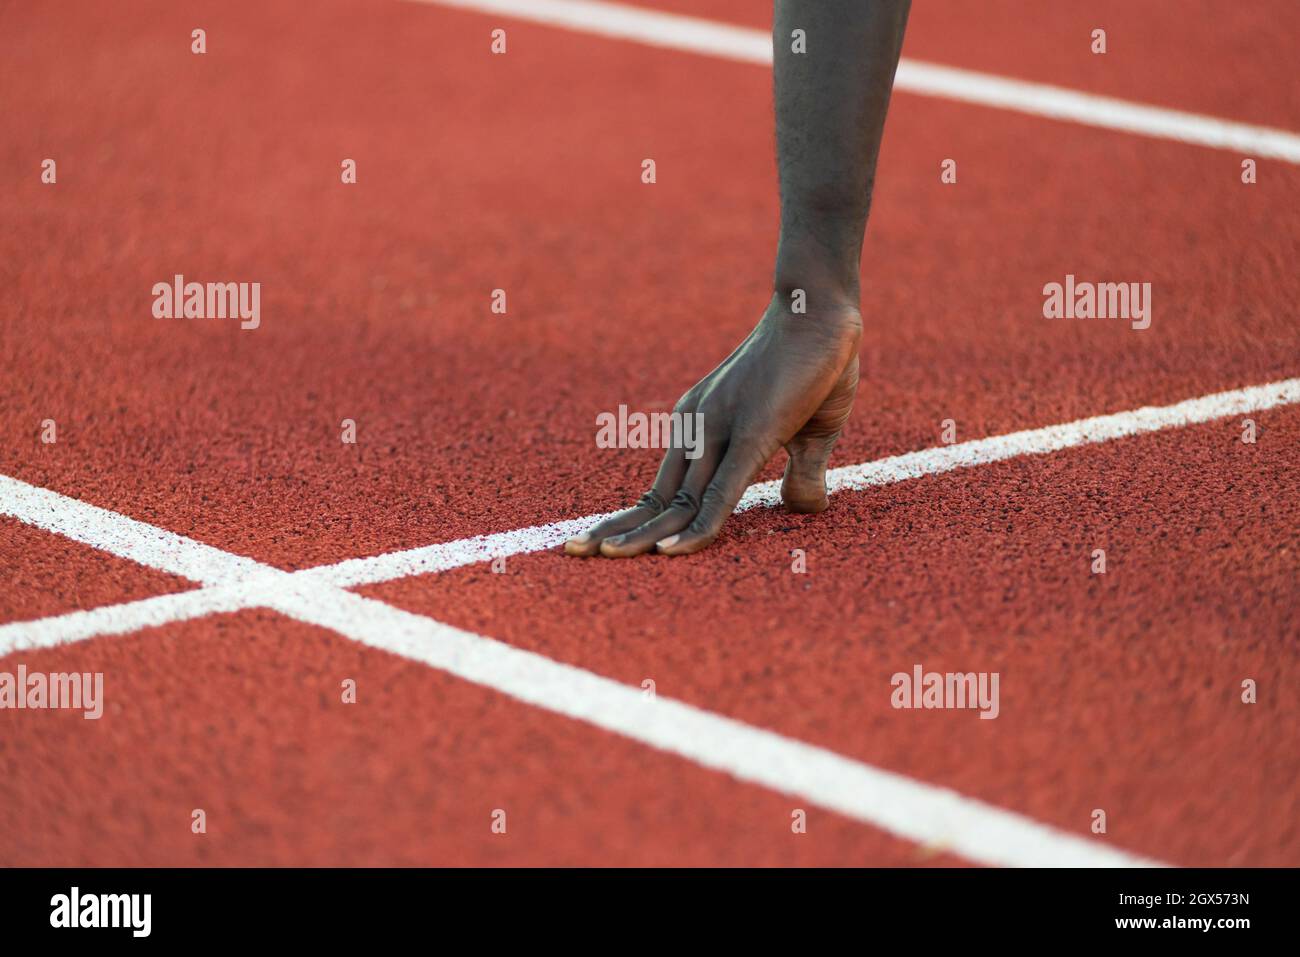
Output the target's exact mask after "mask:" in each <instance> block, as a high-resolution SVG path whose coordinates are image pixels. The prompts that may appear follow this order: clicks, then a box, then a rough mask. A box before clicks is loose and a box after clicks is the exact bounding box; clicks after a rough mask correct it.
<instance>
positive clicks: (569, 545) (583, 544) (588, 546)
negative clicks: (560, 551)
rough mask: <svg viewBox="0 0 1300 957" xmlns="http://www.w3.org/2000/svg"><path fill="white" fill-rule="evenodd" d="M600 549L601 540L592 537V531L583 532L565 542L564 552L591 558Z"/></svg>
mask: <svg viewBox="0 0 1300 957" xmlns="http://www.w3.org/2000/svg"><path fill="white" fill-rule="evenodd" d="M599 550H600V542H598V541H596V540H595V539H594V538H592V536H591V533H590V532H583V533H582V534H581V535H576V536H574V537H573V538H571V539H569V540H568V541H567V542H565V543H564V554H566V555H576V556H577V557H578V558H590V557H591V556H592V555H595V554H596V552H597V551H599Z"/></svg>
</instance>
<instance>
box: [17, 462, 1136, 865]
mask: <svg viewBox="0 0 1300 957" xmlns="http://www.w3.org/2000/svg"><path fill="white" fill-rule="evenodd" d="M0 505H2V506H3V511H4V512H6V513H8V514H10V515H14V516H15V517H17V518H19V519H21V520H23V521H27V522H29V523H30V524H33V525H39V526H40V527H42V528H47V529H50V530H57V531H58V532H60V533H61V534H65V535H67V536H68V537H70V538H73V539H75V540H76V541H79V542H83V543H85V544H88V545H93V546H94V547H96V548H100V549H103V550H104V551H107V552H110V553H111V554H115V555H118V556H120V557H123V558H130V559H133V560H135V561H140V562H143V563H147V564H149V565H150V566H152V567H154V568H158V569H160V570H162V571H167V572H171V573H173V574H184V575H190V574H195V575H197V576H199V578H200V580H203V581H207V582H210V583H213V582H219V581H222V580H223V579H226V580H228V582H229V584H226V585H216V586H214V587H210V588H207V589H202V590H200V591H199V592H197V593H194V594H196V595H203V594H205V593H206V594H208V595H211V594H212V593H213V592H219V593H220V594H221V595H222V596H223V598H222V601H221V602H220V603H221V605H222V608H221V610H225V611H235V610H239V609H240V608H271V609H274V610H275V611H278V612H280V613H282V614H284V615H287V616H289V617H290V618H294V619H296V620H298V621H302V622H306V623H308V624H313V625H318V626H320V627H322V628H328V629H330V630H332V631H336V632H338V633H339V634H342V635H344V636H346V637H348V638H352V639H353V640H355V641H359V642H361V643H363V644H366V645H370V646H372V647H374V648H379V649H382V650H384V651H388V652H390V653H393V654H398V655H401V656H403V657H405V658H408V659H411V660H413V661H419V662H423V663H424V664H427V665H431V666H432V667H434V668H438V669H440V670H443V671H446V672H449V673H450V674H453V675H455V676H457V677H459V678H462V679H464V680H466V681H470V682H473V683H475V684H479V685H483V686H485V687H488V688H492V689H494V690H496V691H500V692H502V693H504V694H507V695H509V696H511V697H512V698H516V699H517V700H520V701H523V702H526V703H528V704H531V705H535V706H537V707H540V708H544V709H546V710H548V711H551V712H554V713H556V714H561V715H565V716H567V717H570V718H574V719H576V720H579V721H584V722H587V723H588V724H592V725H595V726H596V727H598V728H601V729H603V730H606V731H612V732H614V733H616V734H620V735H623V736H625V737H628V738H631V739H633V740H635V741H639V742H642V743H644V744H648V745H650V746H652V747H655V748H658V749H659V750H662V751H666V752H669V753H673V754H677V755H680V756H682V757H685V758H687V759H689V760H691V761H693V762H695V763H696V764H699V765H701V766H703V767H706V768H710V769H713V770H716V771H721V772H724V773H726V774H729V775H731V776H732V777H734V778H737V779H738V780H741V781H746V782H751V783H755V784H760V785H763V786H765V787H768V788H771V789H773V790H776V791H779V792H782V793H785V794H790V795H792V796H795V797H797V798H799V799H801V800H806V801H809V802H811V803H813V804H816V805H818V806H820V807H823V808H827V809H830V810H832V811H836V812H839V813H841V814H843V815H845V816H847V817H850V818H853V819H855V820H858V821H861V822H863V823H866V824H870V825H872V826H874V827H878V828H881V829H883V830H886V831H889V832H891V833H893V834H896V835H898V836H900V837H904V838H907V839H909V840H912V841H915V842H917V843H920V844H922V845H925V846H927V847H934V848H942V849H944V850H947V851H950V852H952V853H954V854H957V855H959V856H961V857H965V858H968V859H969V860H972V861H975V862H979V863H984V864H996V865H1008V866H1040V867H1056V866H1068V867H1142V866H1160V862H1158V861H1153V860H1148V859H1145V858H1142V857H1138V856H1136V855H1132V854H1128V853H1126V852H1124V851H1122V850H1118V849H1115V848H1112V847H1108V846H1106V845H1104V844H1102V843H1099V842H1094V841H1089V840H1085V839H1083V838H1080V837H1076V836H1074V835H1072V834H1068V833H1066V832H1064V831H1060V830H1057V829H1055V828H1052V827H1049V826H1047V825H1044V824H1040V823H1038V822H1036V821H1034V820H1032V819H1030V818H1027V817H1024V816H1022V815H1019V814H1015V813H1013V812H1010V811H1006V810H1002V809H1000V808H997V807H994V806H992V805H989V804H985V803H984V802H982V801H977V800H975V799H973V798H968V797H965V796H963V795H961V794H958V793H957V792H956V791H952V790H949V789H947V788H941V787H936V786H933V785H929V784H924V783H922V782H920V781H914V780H912V779H910V778H907V777H905V776H903V775H900V774H895V773H893V772H890V771H884V770H882V769H880V768H875V767H872V766H871V765H868V764H865V763H862V762H859V761H854V760H852V759H850V758H847V757H844V756H843V755H839V754H836V753H834V752H832V751H828V750H826V749H825V748H819V747H815V746H813V745H809V744H805V743H803V742H801V741H796V740H794V739H792V738H788V737H785V736H783V735H779V734H776V733H775V732H772V731H766V730H762V729H760V728H755V727H752V726H750V725H747V724H744V723H743V722H740V721H736V720H735V719H732V718H727V717H724V716H722V715H718V714H714V713H712V712H709V711H705V710H703V709H701V708H696V707H694V706H692V705H689V704H686V703H684V702H680V701H675V700H673V699H671V698H666V697H659V696H656V697H655V698H654V699H647V698H646V697H645V696H644V695H643V694H642V692H641V689H639V688H633V687H631V686H629V685H624V684H621V683H620V682H617V681H613V680H611V679H609V678H605V677H602V676H600V675H597V674H594V673H593V672H590V671H586V670H584V669H582V668H578V667H575V666H573V665H567V664H563V663H561V662H558V661H553V660H551V659H550V658H547V657H545V656H543V655H539V654H536V653H535V652H531V651H525V650H523V649H521V648H516V647H514V646H512V645H509V644H506V643H504V642H500V641H495V640H493V639H491V638H486V637H484V636H482V635H476V634H474V633H472V632H469V631H464V630H462V629H459V628H454V627H452V626H451V625H447V624H444V623H442V622H439V621H435V620H434V619H432V618H428V617H426V616H423V615H417V614H414V613H412V612H408V611H404V610H402V609H399V608H395V607H393V606H392V605H388V604H385V603H384V602H381V601H377V600H375V599H373V598H364V597H362V596H360V595H357V594H354V593H352V592H349V591H346V590H344V589H342V588H338V587H336V586H333V585H329V584H324V583H322V582H320V581H318V580H312V579H311V578H309V577H307V576H306V575H305V574H304V573H301V572H299V573H289V572H284V571H279V570H277V569H274V568H271V567H270V566H267V565H262V564H261V563H258V562H254V561H253V560H252V559H247V558H242V557H240V556H235V555H230V554H228V553H225V552H221V551H220V550H219V549H214V548H212V547H211V546H209V545H204V544H202V543H200V542H196V541H193V540H192V539H188V538H184V537H183V536H179V535H175V534H174V533H171V532H167V531H164V530H163V529H158V528H154V527H153V526H151V525H147V524H145V523H143V522H138V521H136V520H135V519H131V518H127V517H126V516H124V515H119V514H118V513H116V512H112V511H109V510H108V509H102V508H99V507H97V506H94V505H88V504H86V503H85V502H80V501H77V500H76V499H71V498H67V497H65V496H62V495H59V494H58V493H56V492H51V491H49V490H48V489H40V488H36V487H34V486H31V485H27V484H26V483H24V482H20V481H18V480H16V479H13V478H9V477H6V476H0ZM232 589H236V590H239V591H240V593H241V595H242V600H241V601H233V600H232V599H231V595H230V591H231V590H232ZM179 597H180V596H165V598H164V599H160V600H166V599H175V598H179ZM154 607H155V608H156V607H157V606H156V605H155V606H154Z"/></svg>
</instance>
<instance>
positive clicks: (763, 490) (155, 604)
mask: <svg viewBox="0 0 1300 957" xmlns="http://www.w3.org/2000/svg"><path fill="white" fill-rule="evenodd" d="M1296 402H1300V378H1295V379H1283V380H1280V381H1278V382H1270V383H1268V384H1266V385H1258V386H1249V387H1247V388H1244V389H1234V390H1231V391H1228V392H1217V393H1214V394H1213V395H1207V396H1202V397H1200V398H1197V399H1187V400H1186V401H1183V402H1178V403H1175V404H1174V405H1166V406H1146V407H1143V408H1141V409H1134V410H1132V411H1128V412H1116V413H1113V414H1110V415H1099V416H1093V417H1091V418H1087V419H1079V420H1077V421H1075V422H1066V423H1064V424H1062V425H1052V426H1047V427H1045V428H1041V429H1027V430H1025V431H1021V432H1012V433H1009V434H1006V435H995V436H991V437H989V438H983V439H973V440H971V441H969V442H962V443H960V444H958V445H950V446H940V447H938V448H932V449H924V450H922V451H919V452H908V453H906V454H904V455H895V456H890V457H889V458H884V459H878V460H876V461H874V462H865V463H863V464H861V465H849V466H843V467H841V468H836V469H831V470H830V471H829V472H828V473H827V475H826V485H827V489H828V491H830V492H831V493H832V494H834V493H836V492H842V491H845V490H852V489H863V488H869V487H871V486H875V485H884V484H888V483H890V482H902V481H906V480H908V479H914V478H920V477H922V476H925V475H937V474H940V473H942V472H947V471H950V470H952V469H957V468H971V467H974V466H978V465H984V464H988V463H991V462H997V461H1001V460H1004V459H1009V458H1013V457H1016V456H1021V455H1045V454H1048V453H1050V452H1056V451H1060V450H1062V449H1066V448H1071V447H1074V446H1079V445H1086V444H1090V443H1096V442H1106V441H1110V440H1112V439H1119V438H1124V437H1127V436H1132V435H1140V434H1142V433H1144V432H1154V431H1158V430H1161V429H1171V428H1181V427H1185V426H1188V425H1196V424H1199V423H1202V422H1210V421H1213V420H1214V419H1221V418H1225V417H1227V416H1232V415H1244V414H1245V413H1247V412H1260V411H1263V410H1266V409H1270V408H1273V407H1275V406H1279V405H1289V404H1293V403H1296ZM14 490H19V491H18V492H15V491H14ZM32 493H41V494H42V495H44V496H54V499H53V501H57V500H58V498H61V496H58V495H57V493H54V492H47V491H46V490H44V489H36V488H35V487H34V486H30V485H26V484H25V483H22V482H18V481H16V480H14V479H4V478H3V477H0V513H6V512H7V513H9V514H13V515H16V516H17V517H19V518H23V519H24V520H25V521H31V524H37V525H42V522H41V521H37V520H33V518H32V516H39V514H40V510H37V509H32V508H30V507H29V506H28V505H27V504H26V503H28V502H30V501H31V500H32V498H33V494H32ZM779 504H780V483H779V482H760V483H758V484H756V485H751V486H750V487H749V489H748V490H747V491H746V492H745V495H744V497H743V498H742V499H741V501H740V505H739V506H738V507H737V510H738V511H743V510H745V509H749V508H761V507H771V506H775V505H779ZM78 506H79V507H80V508H79V510H78V514H81V515H83V516H91V517H96V518H97V519H99V520H101V521H102V520H103V515H101V513H103V514H106V515H107V516H112V515H114V514H116V513H113V512H107V511H106V510H103V509H95V507H94V506H89V505H84V504H83V503H78ZM47 511H48V509H47ZM608 514H609V513H603V514H598V515H588V516H585V517H583V518H576V519H567V520H564V521H560V522H553V523H551V524H548V525H534V526H531V527H529V528H520V529H515V530H514V531H509V532H498V533H496V534H493V535H477V536H474V537H472V538H462V539H458V540H456V541H452V542H441V543H438V544H436V545H424V546H421V547H419V548H409V549H402V550H400V551H395V552H388V553H386V554H383V555H374V556H371V557H369V558H353V559H348V560H346V561H342V562H337V563H334V564H330V565H319V566H317V567H315V568H308V569H304V570H303V571H299V572H292V573H290V572H277V571H276V570H275V569H272V568H270V567H269V566H265V565H260V564H258V563H257V562H254V561H253V560H252V559H238V562H239V563H240V565H239V573H240V574H246V575H250V576H252V578H253V579H254V580H255V579H256V578H257V577H258V576H260V575H266V574H271V575H282V576H284V577H286V578H288V577H293V578H295V579H297V578H303V579H305V580H307V581H309V582H315V583H319V584H326V585H335V586H338V587H355V586H359V585H372V584H378V583H380V582H386V581H392V580H394V579H397V578H407V577H410V576H412V575H427V574H431V573H434V572H443V571H448V570H450V569H452V568H459V567H461V566H464V565H472V564H475V563H477V562H486V561H491V560H492V559H493V558H500V557H509V556H511V555H522V554H527V553H530V552H538V551H542V550H544V549H547V548H553V547H555V546H557V545H559V544H560V543H562V542H563V541H564V540H565V539H566V538H568V537H569V536H571V535H573V534H574V533H575V532H578V531H581V530H583V529H585V528H588V527H590V526H591V525H592V524H593V523H595V522H598V521H600V520H601V519H603V518H606V517H607V516H608ZM25 516H27V517H25ZM123 521H130V520H128V519H123ZM137 524H141V523H137ZM42 527H49V526H47V525H42ZM87 527H88V526H87ZM151 528H152V526H147V525H142V526H141V529H140V530H138V531H137V537H138V538H141V539H144V540H145V541H153V537H152V534H151V532H149V531H148V530H149V529H151ZM51 530H57V529H54V528H51ZM72 531H73V532H77V529H72ZM153 531H154V532H157V530H153ZM162 534H164V535H166V536H168V540H170V541H171V542H172V543H173V547H172V549H171V550H170V551H167V552H164V551H161V550H156V549H149V550H147V551H146V550H136V551H134V552H133V553H132V554H127V555H124V557H128V558H133V559H134V560H135V561H138V562H140V563H141V564H145V565H149V566H150V567H153V568H160V569H162V570H164V571H171V572H173V573H175V574H180V575H184V576H185V577H193V578H195V580H199V581H207V580H213V576H216V579H217V580H224V579H222V578H221V575H220V574H219V573H218V571H217V569H215V568H214V567H213V566H212V565H211V564H209V563H208V562H207V561H206V560H205V559H206V557H207V556H210V554H211V553H212V552H216V551H217V550H216V549H210V548H209V546H206V545H200V544H199V543H198V542H193V541H191V540H189V539H182V538H181V537H180V536H176V535H171V533H162ZM82 540H84V539H82ZM92 544H93V542H92ZM115 554H124V553H115ZM163 555H185V556H186V559H185V564H183V565H181V564H174V563H172V562H171V561H163V560H162V557H163ZM218 555H221V556H225V553H222V552H218ZM225 557H226V558H230V557H233V556H225ZM217 561H220V562H222V563H224V559H218V560H217ZM249 563H251V565H250V564H249ZM181 568H188V569H190V570H191V571H193V573H194V574H192V575H186V573H185V572H184V571H182V570H181ZM200 575H203V576H207V577H203V578H201V577H199V576H200ZM206 591H207V589H201V590H197V591H194V592H184V593H181V594H179V595H168V596H163V597H162V598H156V599H155V598H149V599H144V600H143V601H135V602H125V603H123V604H120V605H110V606H107V607H105V608H101V609H97V610H96V611H95V612H72V613H70V614H65V615H55V616H51V617H49V618H42V619H39V620H37V621H19V622H13V623H11V624H7V625H0V655H4V654H7V653H8V651H9V650H12V649H16V648H19V647H28V646H31V645H32V643H33V642H39V643H41V644H42V645H43V644H55V643H59V642H65V641H78V640H81V639H84V638H92V637H94V636H95V635H98V634H121V633H123V632H126V631H132V630H134V629H136V628H148V627H153V626H155V625H160V624H166V623H167V621H172V620H176V621H180V620H183V619H187V618H194V617H199V616H201V615H204V614H207V613H208V612H207V611H205V610H204V608H205V607H206V605H205V603H206V602H209V601H225V600H227V599H226V597H225V596H224V595H218V596H214V597H209V596H208V595H207V594H205V593H206ZM167 613H170V614H174V615H175V616H176V617H175V618H166V617H164V616H165V614H167Z"/></svg>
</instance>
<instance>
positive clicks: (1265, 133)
mask: <svg viewBox="0 0 1300 957" xmlns="http://www.w3.org/2000/svg"><path fill="white" fill-rule="evenodd" d="M415 2H417V3H425V4H432V5H437V6H443V7H456V8H460V9H464V10H473V11H477V12H479V13H491V14H497V15H500V16H504V17H509V18H513V19H518V20H528V21H532V22H535V23H543V24H547V25H550V26H554V27H561V28H564V29H566V30H572V31H575V32H579V33H591V34H596V35H599V36H605V37H610V38H612V39H618V40H628V41H631V42H633V43H640V44H645V45H648V46H656V47H666V48H669V49H673V50H681V51H684V52H687V53H698V54H703V55H706V56H715V57H720V58H722V59H726V60H735V61H739V62H741V63H755V64H762V65H768V64H771V62H772V35H771V34H770V33H768V32H767V31H764V30H755V29H752V28H750V27H741V26H736V25H735V24H731V23H721V22H719V21H716V20H705V19H702V18H699V17H691V16H684V15H682V14H677V13H665V12H663V11H660V10H648V9H645V8H644V7H636V6H630V5H626V4H621V3H606V2H601V0H415ZM813 42H815V41H813ZM485 49H486V46H485ZM894 89H896V90H901V91H905V92H908V93H918V94H921V95H923V96H935V97H941V98H943V99H948V100H957V101H960V102H964V103H973V104H976V105H979V106H989V107H993V108H995V109H1002V110H1011V111H1014V112H1018V113H1026V114H1029V115H1031V116H1041V117H1046V118H1048V119H1053V120H1062V121H1067V122H1072V123H1081V124H1083V125H1085V126H1094V127H1099V128H1102V129H1109V130H1117V131H1120V132H1123V133H1132V134H1136V135H1138V136H1147V137H1153V138H1156V139H1167V140H1176V141H1178V142H1182V143H1191V144H1194V145H1196V146H1206V147H1210V148H1212V149H1222V150H1233V151H1236V152H1239V153H1242V154H1243V155H1245V156H1250V157H1269V158H1272V159H1280V160H1285V161H1286V162H1288V163H1300V135H1297V134H1295V133H1292V132H1289V131H1287V130H1280V129H1275V128H1272V127H1267V126H1255V125H1252V124H1248V123H1237V122H1233V121H1231V120H1224V119H1220V118H1218V117H1215V116H1205V115H1203V114H1199V113H1188V112H1184V111H1182V110H1171V109H1166V108H1164V107H1159V106H1148V105H1146V104H1142V103H1133V102H1130V101H1128V100H1121V99H1116V98H1115V97H1109V96H1097V95H1095V94H1092V93H1081V92H1079V91H1078V90H1071V89H1067V88H1065V87H1060V86H1052V85H1050V84H1047V83H1032V82H1029V81H1027V80H1015V79H1011V78H1010V77H1004V76H997V75H995V74H991V73H980V72H977V71H975V70H962V69H958V68H956V67H949V66H942V65H940V64H937V63H926V62H923V61H920V60H913V59H910V58H908V57H903V58H902V60H901V61H900V62H899V64H898V73H897V75H896V76H895V78H894Z"/></svg>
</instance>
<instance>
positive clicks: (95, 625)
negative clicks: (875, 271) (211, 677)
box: [0, 576, 287, 658]
mask: <svg viewBox="0 0 1300 957" xmlns="http://www.w3.org/2000/svg"><path fill="white" fill-rule="evenodd" d="M286 577H287V576H286ZM252 594H253V590H252V588H251V587H250V586H249V585H248V584H247V583H241V584H237V585H209V586H208V587H206V588H196V589H194V590H192V591H183V592H177V593H176V594H172V595H158V596H157V597H156V598H142V599H140V600H138V601H128V602H122V603H121V604H117V605H104V606H102V607H99V608H94V609H90V610H87V611H73V612H68V613H67V614H63V615H52V616H50V617H48V618H39V619H37V620H35V621H16V622H12V623H10V624H7V625H0V658H2V657H4V656H5V655H9V654H13V653H14V652H18V651H35V650H37V649H39V648H53V647H55V646H56V645H66V644H70V643H72V642H75V641H85V640H86V639H89V638H97V637H99V636H100V635H125V634H129V633H130V632H133V631H140V630H141V629H144V628H160V627H162V626H163V625H170V624H172V623H173V622H178V621H191V620H193V619H195V618H203V617H205V616H207V615H216V614H222V613H225V612H235V611H241V610H243V609H245V608H249V607H252V606H251V605H250V604H249V601H250V595H252Z"/></svg>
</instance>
